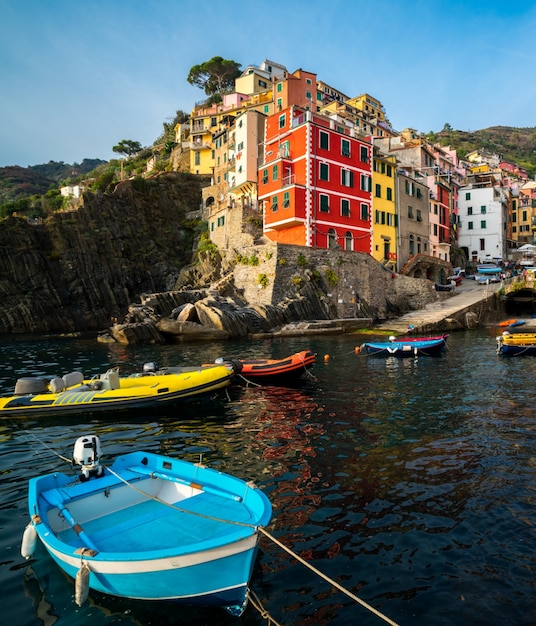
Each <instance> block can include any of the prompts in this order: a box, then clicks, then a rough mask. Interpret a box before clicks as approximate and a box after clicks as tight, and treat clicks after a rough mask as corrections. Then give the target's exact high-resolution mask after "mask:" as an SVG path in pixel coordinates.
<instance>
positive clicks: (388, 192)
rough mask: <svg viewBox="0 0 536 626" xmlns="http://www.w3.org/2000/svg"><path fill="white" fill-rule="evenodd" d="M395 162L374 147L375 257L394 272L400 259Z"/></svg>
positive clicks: (373, 221) (373, 214) (373, 217)
mask: <svg viewBox="0 0 536 626" xmlns="http://www.w3.org/2000/svg"><path fill="white" fill-rule="evenodd" d="M396 168H397V164H396V158H395V157H394V156H393V155H386V154H384V153H383V152H381V151H380V150H379V148H377V147H376V146H374V151H373V166H372V256H373V257H374V258H375V259H376V260H377V261H379V262H380V263H382V264H383V265H385V266H387V267H390V268H391V269H393V270H396V269H397V259H398V211H397V198H396Z"/></svg>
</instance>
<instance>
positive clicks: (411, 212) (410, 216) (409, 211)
mask: <svg viewBox="0 0 536 626" xmlns="http://www.w3.org/2000/svg"><path fill="white" fill-rule="evenodd" d="M408 217H409V219H410V220H412V219H413V207H412V206H409V205H408Z"/></svg>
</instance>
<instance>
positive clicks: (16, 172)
mask: <svg viewBox="0 0 536 626" xmlns="http://www.w3.org/2000/svg"><path fill="white" fill-rule="evenodd" d="M104 163H106V161H103V160H101V159H84V160H83V161H82V163H74V164H73V165H70V164H68V163H64V162H63V161H60V162H57V161H49V162H48V163H44V164H42V165H31V166H29V167H20V166H19V165H10V166H7V167H1V168H0V204H3V203H5V202H12V201H15V200H20V199H21V198H27V197H29V196H33V195H44V194H45V193H46V192H47V191H49V190H50V189H57V188H58V187H59V186H61V185H62V184H63V183H64V181H66V180H69V179H75V178H77V177H79V176H83V175H84V174H88V173H89V172H92V171H93V170H94V169H95V168H96V167H98V166H99V165H102V164H104Z"/></svg>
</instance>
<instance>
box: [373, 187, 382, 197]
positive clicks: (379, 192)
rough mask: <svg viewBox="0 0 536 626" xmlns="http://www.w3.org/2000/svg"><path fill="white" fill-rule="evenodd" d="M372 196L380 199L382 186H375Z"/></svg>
mask: <svg viewBox="0 0 536 626" xmlns="http://www.w3.org/2000/svg"><path fill="white" fill-rule="evenodd" d="M374 195H375V196H376V198H381V197H382V186H381V185H378V184H376V191H375V193H374Z"/></svg>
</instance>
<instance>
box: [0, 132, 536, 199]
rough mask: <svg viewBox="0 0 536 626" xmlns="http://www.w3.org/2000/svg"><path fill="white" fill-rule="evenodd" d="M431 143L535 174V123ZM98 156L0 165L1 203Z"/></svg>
mask: <svg viewBox="0 0 536 626" xmlns="http://www.w3.org/2000/svg"><path fill="white" fill-rule="evenodd" d="M426 138H427V139H429V140H430V141H431V142H433V143H440V144H442V145H444V146H450V147H451V148H455V149H456V150H457V152H458V155H459V157H460V158H461V159H463V158H465V156H466V155H467V154H469V153H470V152H472V151H473V150H486V151H488V152H492V153H494V154H498V155H499V156H500V157H501V158H502V160H504V161H509V162H511V163H516V164H517V165H519V166H520V167H522V168H524V169H526V170H527V172H528V174H529V176H530V177H531V178H535V176H536V127H532V128H514V127H511V126H492V127H490V128H485V129H483V130H475V131H461V130H454V129H452V128H450V127H449V125H448V124H445V127H444V128H443V130H441V131H439V132H437V133H435V132H431V133H428V134H426ZM106 163H107V162H106V161H102V160H101V159H84V160H83V161H82V163H74V164H73V165H70V164H68V163H64V162H63V161H60V162H56V161H49V162H48V163H44V164H42V165H31V166H30V167H19V166H18V165H13V166H8V167H2V168H0V204H4V203H6V202H12V201H15V200H19V199H21V198H26V197H29V196H33V195H44V194H46V192H47V191H49V190H50V189H57V188H58V187H59V186H61V185H62V184H63V183H65V181H68V180H69V179H71V180H73V179H76V178H78V177H80V176H83V175H85V174H89V173H90V172H92V171H93V170H95V169H96V168H97V167H98V166H100V165H104V164H106Z"/></svg>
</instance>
